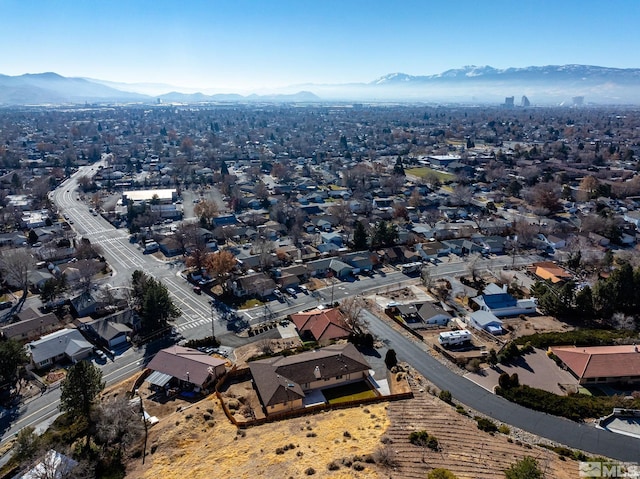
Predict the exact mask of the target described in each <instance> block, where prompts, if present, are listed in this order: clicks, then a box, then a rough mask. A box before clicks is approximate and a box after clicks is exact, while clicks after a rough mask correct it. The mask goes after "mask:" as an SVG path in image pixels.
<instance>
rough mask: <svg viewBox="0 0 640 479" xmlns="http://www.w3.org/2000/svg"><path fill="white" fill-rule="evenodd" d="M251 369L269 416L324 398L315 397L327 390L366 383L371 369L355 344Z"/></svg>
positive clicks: (267, 362) (258, 364) (255, 363)
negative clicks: (348, 384) (355, 383)
mask: <svg viewBox="0 0 640 479" xmlns="http://www.w3.org/2000/svg"><path fill="white" fill-rule="evenodd" d="M249 369H250V370H251V375H252V377H253V381H254V384H255V387H256V390H257V392H258V396H259V397H260V400H261V402H262V405H263V406H264V409H265V412H266V414H267V415H269V414H274V413H278V412H282V411H289V410H293V409H299V408H302V407H305V406H306V405H307V403H308V399H310V398H313V400H312V402H313V401H317V400H318V398H324V396H322V394H321V393H320V394H319V395H318V394H314V392H318V391H321V390H322V389H324V388H330V387H335V386H338V385H341V384H346V383H351V382H357V381H363V380H366V378H367V377H368V375H369V369H370V366H369V364H368V363H367V361H366V360H365V359H364V357H363V356H362V354H361V353H360V351H358V350H357V349H356V347H355V346H354V345H353V344H351V343H346V344H334V345H331V346H327V347H325V348H321V349H317V350H314V351H308V352H305V353H301V354H296V355H295V356H286V357H285V356H276V357H273V358H268V359H261V360H258V361H252V362H250V363H249ZM322 400H324V399H320V401H322Z"/></svg>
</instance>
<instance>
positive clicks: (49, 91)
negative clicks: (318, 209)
mask: <svg viewBox="0 0 640 479" xmlns="http://www.w3.org/2000/svg"><path fill="white" fill-rule="evenodd" d="M171 89H174V90H175V91H171ZM301 90H304V91H301ZM142 91H145V92H147V93H150V92H151V91H155V92H163V91H164V92H168V91H171V93H165V94H162V95H153V96H151V95H145V94H142V93H141V92H142ZM523 95H526V96H527V98H528V99H529V100H530V101H531V104H532V105H544V104H560V103H564V102H571V99H572V98H573V97H584V101H585V103H596V104H640V69H635V68H632V69H620V68H606V67H598V66H588V65H561V66H540V67H535V66H533V67H527V68H506V69H496V68H492V67H490V66H466V67H463V68H459V69H454V70H447V71H445V72H443V73H440V74H437V75H427V76H414V75H407V74H405V73H392V74H389V75H385V76H383V77H381V78H378V79H377V80H374V81H372V82H369V83H349V84H324V85H318V84H307V85H297V86H291V87H288V88H282V89H279V90H278V91H277V92H273V93H270V94H263V95H255V94H253V95H248V96H247V95H240V94H238V93H234V92H229V93H224V94H223V93H217V94H211V95H209V94H205V93H196V92H194V90H193V89H187V88H185V89H182V88H178V87H169V86H168V85H162V84H152V83H148V84H141V83H137V84H126V83H115V82H109V81H106V80H93V79H88V78H66V77H63V76H60V75H58V74H56V73H40V74H26V75H20V76H5V75H0V105H25V104H27V105H28V104H65V103H75V104H78V103H85V102H89V103H96V102H100V103H116V102H142V103H151V102H153V103H157V102H158V100H160V101H161V102H163V103H203V102H205V103H206V102H243V103H246V102H303V103H304V102H319V101H331V100H341V101H385V102H389V101H396V102H397V101H413V102H416V101H418V102H437V103H442V102H456V103H467V104H468V103H477V104H480V103H490V104H496V103H503V102H504V101H505V97H510V96H513V97H515V104H516V105H518V104H519V103H520V98H521V97H522V96H523Z"/></svg>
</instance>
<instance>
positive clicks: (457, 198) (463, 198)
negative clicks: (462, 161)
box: [451, 185, 473, 205]
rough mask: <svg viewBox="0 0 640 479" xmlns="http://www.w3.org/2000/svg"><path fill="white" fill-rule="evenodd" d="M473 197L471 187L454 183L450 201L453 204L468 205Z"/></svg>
mask: <svg viewBox="0 0 640 479" xmlns="http://www.w3.org/2000/svg"><path fill="white" fill-rule="evenodd" d="M472 198H473V192H472V191H471V188H469V187H468V186H464V185H456V186H455V187H454V188H453V191H452V192H451V199H452V200H453V201H452V203H453V204H455V205H468V204H469V203H470V202H471V199H472Z"/></svg>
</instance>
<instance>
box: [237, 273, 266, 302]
mask: <svg viewBox="0 0 640 479" xmlns="http://www.w3.org/2000/svg"><path fill="white" fill-rule="evenodd" d="M227 284H228V285H229V288H230V289H231V291H232V292H233V294H234V295H236V296H237V297H239V298H242V297H243V296H260V297H262V298H264V297H265V296H269V295H270V294H273V291H274V290H275V289H276V283H275V282H274V281H273V280H272V279H271V278H269V276H267V275H266V274H264V273H253V274H248V275H245V276H240V277H239V278H236V279H233V280H229V281H228V282H227Z"/></svg>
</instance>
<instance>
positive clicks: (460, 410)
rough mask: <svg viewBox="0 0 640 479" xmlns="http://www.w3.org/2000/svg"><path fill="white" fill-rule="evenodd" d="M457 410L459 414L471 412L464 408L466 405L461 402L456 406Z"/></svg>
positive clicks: (464, 414) (466, 414)
mask: <svg viewBox="0 0 640 479" xmlns="http://www.w3.org/2000/svg"><path fill="white" fill-rule="evenodd" d="M456 412H457V413H458V414H462V415H463V416H468V415H469V413H468V412H467V410H466V409H465V408H464V406H462V405H461V404H458V405H457V406H456Z"/></svg>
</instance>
